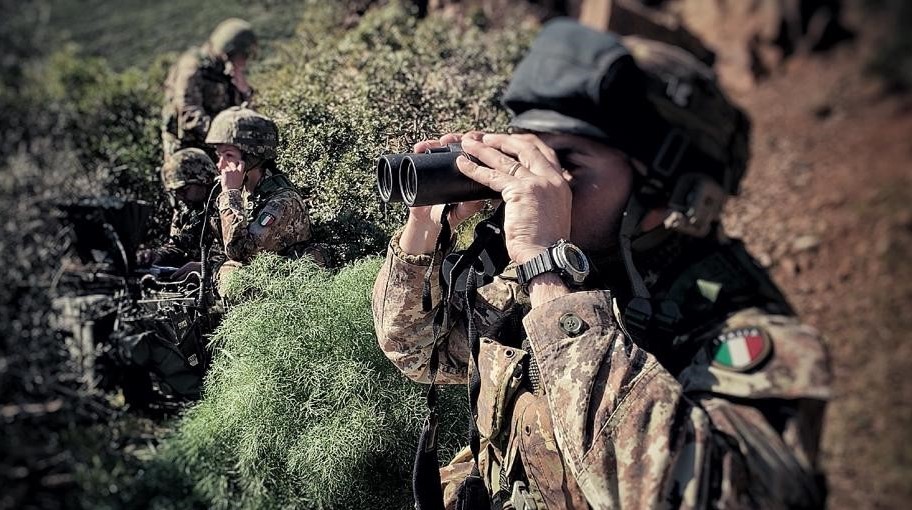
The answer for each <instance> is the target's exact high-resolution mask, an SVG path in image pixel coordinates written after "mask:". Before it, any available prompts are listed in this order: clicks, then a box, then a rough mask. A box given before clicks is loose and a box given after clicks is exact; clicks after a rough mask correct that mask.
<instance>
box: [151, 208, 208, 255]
mask: <svg viewBox="0 0 912 510" xmlns="http://www.w3.org/2000/svg"><path fill="white" fill-rule="evenodd" d="M205 224H206V217H205V214H204V212H203V210H202V208H200V209H199V210H197V209H191V208H189V207H187V206H186V205H185V204H184V203H182V202H178V204H177V206H176V207H175V208H174V214H173V216H172V217H171V230H170V233H169V235H168V241H167V242H166V243H165V244H164V245H162V246H160V247H158V248H156V249H155V253H156V255H157V260H158V262H157V263H158V264H160V265H166V266H176V267H179V266H181V265H183V264H184V263H186V262H189V261H192V260H199V259H200V236H201V235H202V232H203V227H204V226H205Z"/></svg>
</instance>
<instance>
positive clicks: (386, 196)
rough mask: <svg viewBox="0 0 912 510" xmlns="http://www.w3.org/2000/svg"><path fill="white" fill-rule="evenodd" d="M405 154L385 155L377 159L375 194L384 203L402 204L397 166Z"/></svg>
mask: <svg viewBox="0 0 912 510" xmlns="http://www.w3.org/2000/svg"><path fill="white" fill-rule="evenodd" d="M406 156H407V154H385V155H383V156H380V157H379V158H377V192H378V193H380V200H383V201H384V202H402V191H401V186H399V166H400V165H401V164H402V160H403V159H405V157H406Z"/></svg>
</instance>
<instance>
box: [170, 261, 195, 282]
mask: <svg viewBox="0 0 912 510" xmlns="http://www.w3.org/2000/svg"><path fill="white" fill-rule="evenodd" d="M194 272H195V273H201V272H202V266H201V265H200V263H199V262H187V263H186V264H184V265H182V266H181V267H179V268H178V269H177V271H175V272H174V273H173V274H172V275H171V281H174V282H176V281H180V280H183V279H184V278H186V277H187V276H188V275H189V274H190V273H194Z"/></svg>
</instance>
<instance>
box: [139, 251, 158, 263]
mask: <svg viewBox="0 0 912 510" xmlns="http://www.w3.org/2000/svg"><path fill="white" fill-rule="evenodd" d="M159 258H160V257H159V255H158V253H156V252H155V250H152V249H149V248H147V249H145V250H140V251H139V252H137V253H136V265H137V266H139V267H148V266H151V265H152V264H155V263H156V262H158V259H159Z"/></svg>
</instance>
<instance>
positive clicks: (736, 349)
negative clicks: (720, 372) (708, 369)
mask: <svg viewBox="0 0 912 510" xmlns="http://www.w3.org/2000/svg"><path fill="white" fill-rule="evenodd" d="M772 351H773V342H772V341H771V340H770V337H769V335H768V334H767V333H766V331H764V330H763V329H761V328H759V327H746V328H737V329H732V330H729V331H726V332H723V333H722V334H720V335H719V336H718V337H716V340H715V342H714V347H713V360H712V364H713V366H715V367H718V368H722V369H726V370H733V371H735V372H747V371H749V370H751V369H753V368H755V367H757V366H758V365H760V364H761V363H763V362H764V361H766V360H767V359H768V358H769V356H770V354H771V353H772Z"/></svg>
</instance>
